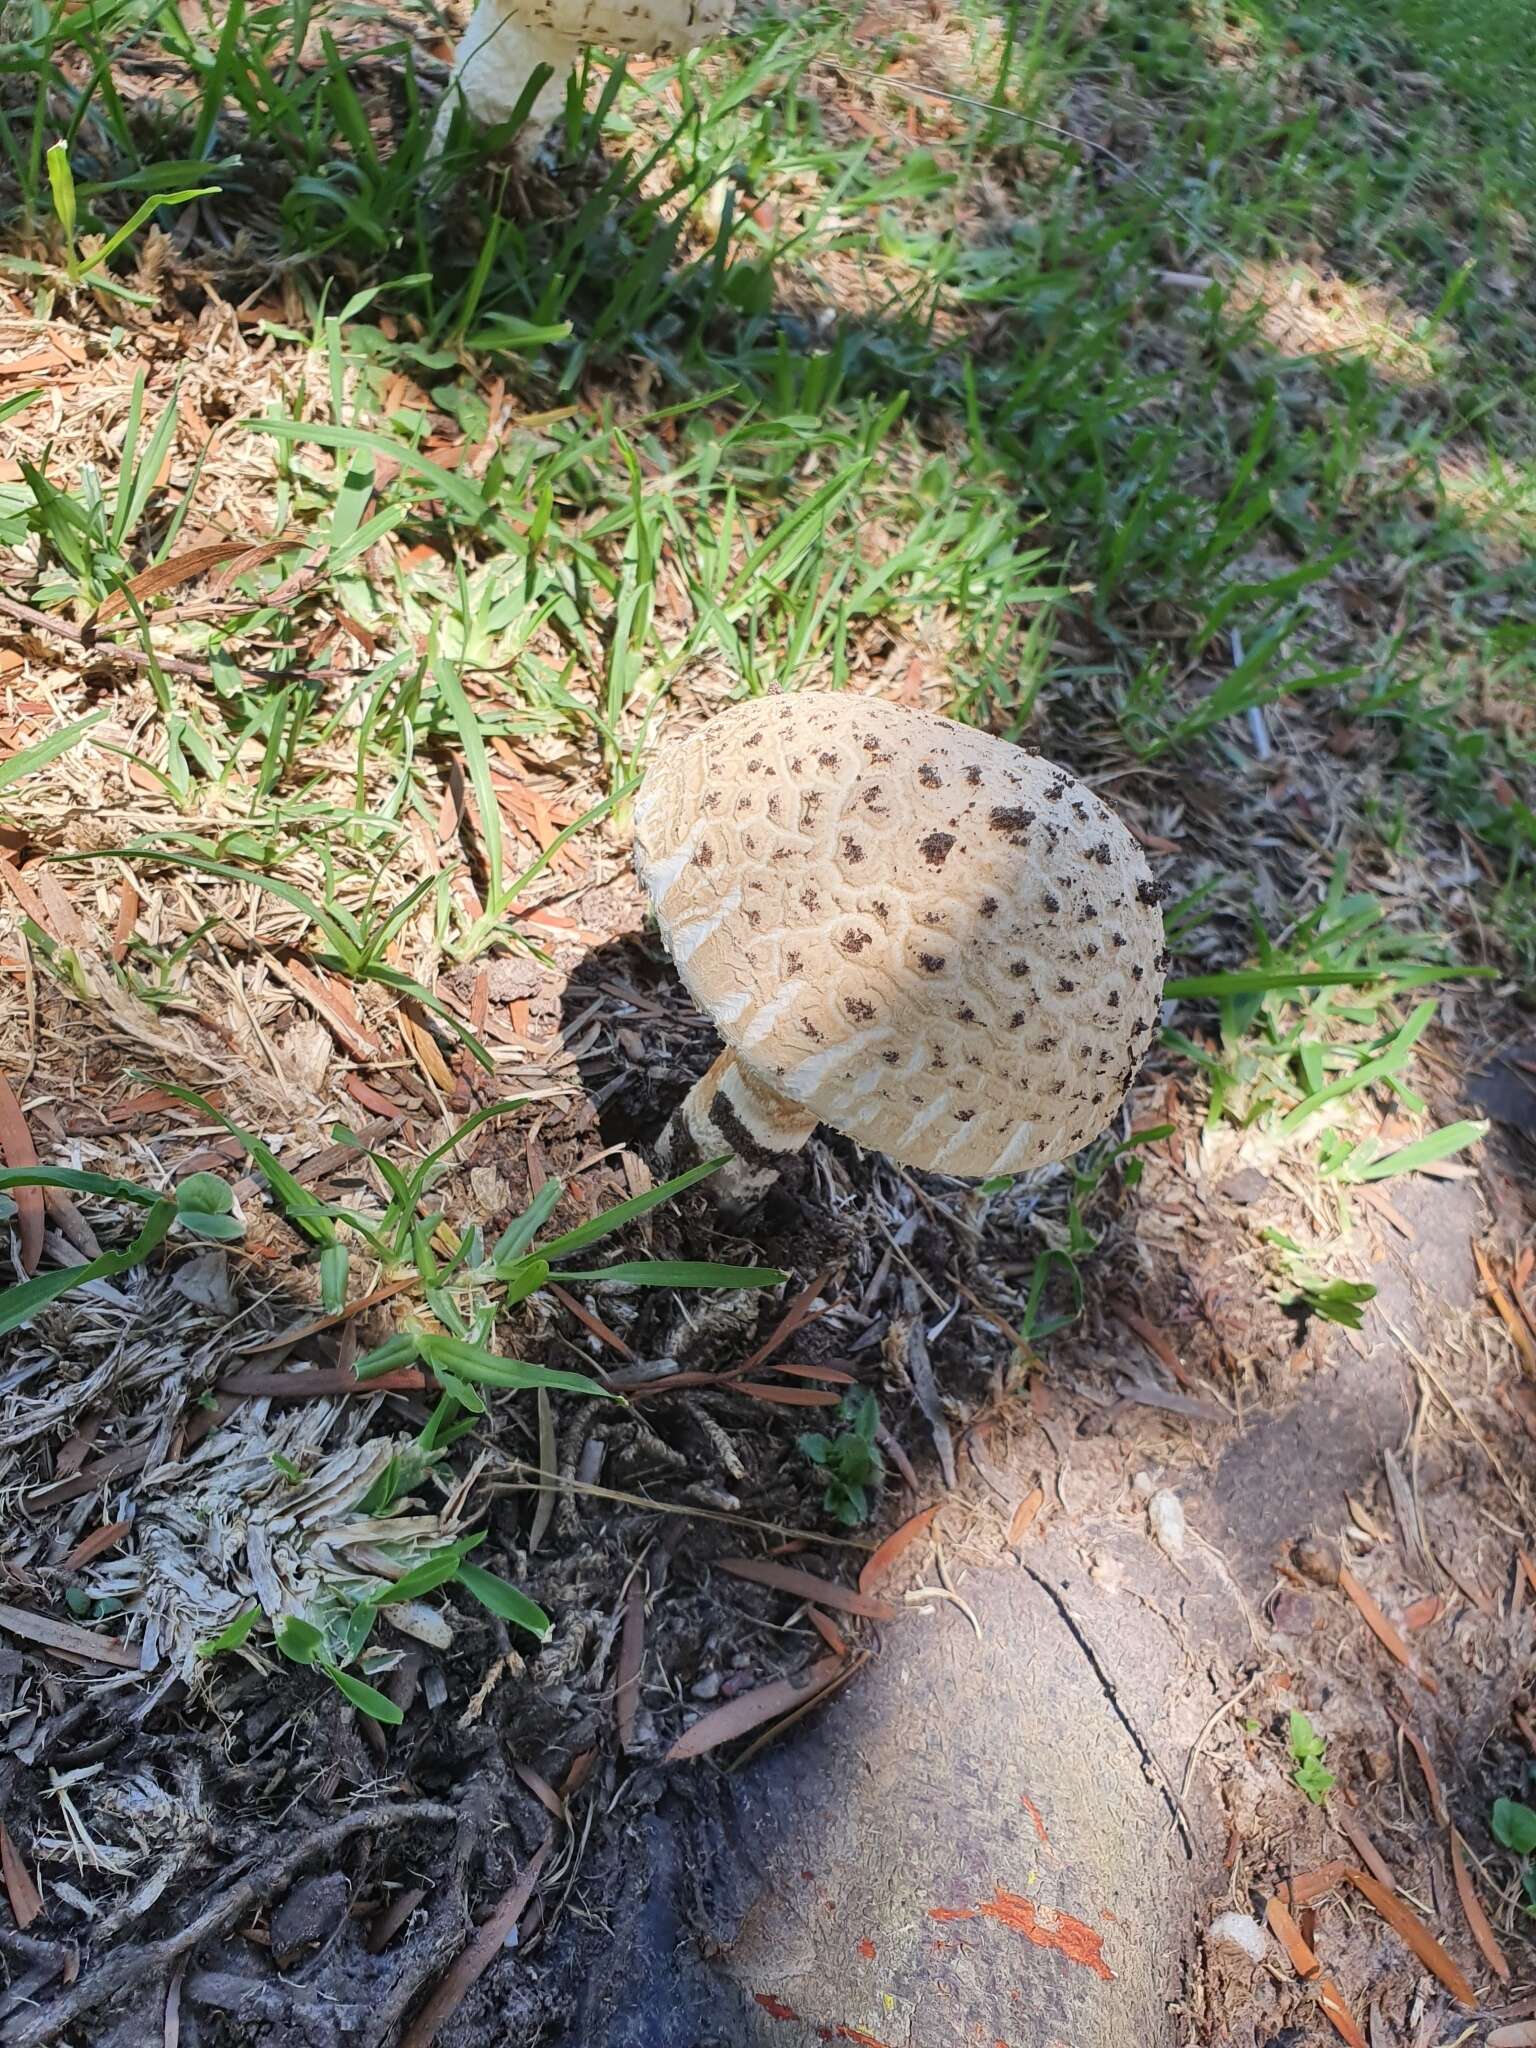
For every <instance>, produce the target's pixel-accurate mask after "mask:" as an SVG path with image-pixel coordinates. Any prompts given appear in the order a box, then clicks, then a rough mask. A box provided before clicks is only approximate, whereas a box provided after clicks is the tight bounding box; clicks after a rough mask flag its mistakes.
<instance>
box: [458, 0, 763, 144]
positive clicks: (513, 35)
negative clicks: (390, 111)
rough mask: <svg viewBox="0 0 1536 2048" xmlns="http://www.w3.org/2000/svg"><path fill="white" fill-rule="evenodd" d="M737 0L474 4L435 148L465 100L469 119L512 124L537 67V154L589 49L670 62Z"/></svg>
mask: <svg viewBox="0 0 1536 2048" xmlns="http://www.w3.org/2000/svg"><path fill="white" fill-rule="evenodd" d="M733 5H734V0H478V5H477V6H476V8H475V11H474V15H473V16H472V18H471V20H470V24H469V27H468V28H467V29H466V30H465V31H464V34H463V36H462V38H461V39H460V42H459V46H458V49H457V50H456V51H455V52H454V61H453V75H452V76H451V78H450V79H449V81H448V91H447V95H446V96H445V98H444V100H443V105H442V111H441V113H440V114H439V116H438V133H437V140H438V142H439V143H440V142H441V140H442V138H443V136H444V134H445V133H446V130H447V123H448V121H449V120H450V118H451V117H452V111H453V106H454V102H455V99H456V98H457V96H458V95H459V94H462V95H463V99H464V105H465V108H466V110H467V112H468V114H469V117H470V119H471V120H473V121H479V122H482V123H484V124H485V125H486V126H488V127H489V126H491V125H493V124H494V123H495V122H497V121H507V120H510V119H511V117H512V115H513V114H514V113H515V112H516V111H517V103H518V101H519V100H520V99H521V98H522V96H523V92H524V90H525V89H526V87H527V84H528V81H529V79H530V78H532V76H533V74H534V72H535V71H537V70H538V68H539V66H540V65H548V66H549V71H550V75H549V77H548V78H547V79H546V80H545V81H544V83H543V85H541V86H540V87H539V89H538V91H537V93H536V94H535V95H534V98H533V102H532V105H531V106H530V107H529V109H528V114H527V119H526V125H525V127H524V131H523V132H524V135H525V136H527V137H528V138H529V142H528V145H527V146H528V147H529V148H530V149H532V148H536V147H537V144H538V139H539V138H540V137H542V135H543V133H544V131H545V129H547V128H548V126H549V124H550V123H551V122H552V121H554V120H556V119H557V118H558V117H559V114H560V111H561V109H562V108H563V107H564V105H565V81H566V79H567V77H568V76H569V74H570V72H571V70H572V69H573V68H574V66H575V63H576V60H577V58H578V57H579V56H580V55H581V52H582V48H583V46H584V45H586V44H589V43H592V44H596V45H598V46H599V47H600V48H602V49H605V50H622V51H627V52H633V53H636V54H644V55H647V56H667V55H670V54H672V53H673V52H674V51H678V50H690V49H692V48H693V46H694V45H695V44H696V43H702V42H705V41H707V39H708V38H709V37H710V36H712V35H714V34H715V33H716V32H717V31H718V30H719V29H722V28H724V26H725V25H726V23H727V22H728V21H729V20H730V18H731V11H732V7H733Z"/></svg>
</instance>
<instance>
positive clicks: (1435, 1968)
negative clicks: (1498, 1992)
mask: <svg viewBox="0 0 1536 2048" xmlns="http://www.w3.org/2000/svg"><path fill="white" fill-rule="evenodd" d="M1349 1881H1350V1883H1351V1884H1352V1885H1353V1886H1354V1887H1355V1889H1356V1890H1357V1891H1358V1892H1360V1893H1361V1894H1362V1895H1363V1896H1364V1897H1365V1898H1367V1899H1368V1900H1369V1901H1370V1903H1371V1904H1372V1905H1373V1906H1374V1907H1375V1908H1376V1911H1377V1912H1378V1913H1379V1914H1380V1915H1381V1917H1382V1919H1383V1920H1385V1921H1386V1923H1387V1925H1388V1926H1389V1927H1390V1928H1391V1929H1392V1931H1393V1933H1394V1934H1396V1935H1398V1936H1399V1937H1400V1939H1401V1940H1402V1941H1404V1942H1406V1944H1407V1945H1408V1947H1409V1948H1411V1949H1412V1950H1413V1953H1414V1954H1415V1955H1416V1956H1417V1957H1418V1959H1419V1961H1420V1962H1421V1963H1422V1964H1423V1965H1424V1967H1425V1969H1426V1970H1428V1971H1429V1973H1430V1975H1431V1976H1433V1977H1437V1978H1438V1979H1439V1981H1440V1982H1441V1983H1442V1984H1443V1985H1444V1986H1445V1988H1446V1990H1447V1991H1449V1992H1450V1994H1451V1996H1452V1998H1454V1999H1455V2000H1456V2002H1457V2004H1458V2005H1464V2006H1467V2007H1469V2008H1470V2007H1472V2006H1475V2005H1476V2003H1477V1999H1476V1996H1475V1995H1474V1993H1473V1990H1472V1986H1471V1984H1470V1983H1469V1981H1468V1979H1467V1975H1466V1972H1465V1971H1464V1970H1463V1969H1462V1968H1461V1966H1460V1964H1459V1963H1456V1962H1453V1961H1452V1959H1451V1957H1450V1956H1448V1955H1447V1954H1446V1952H1445V1950H1444V1948H1443V1947H1442V1946H1441V1944H1440V1943H1439V1942H1438V1941H1437V1940H1436V1939H1435V1937H1434V1936H1433V1935H1432V1934H1431V1933H1430V1931H1429V1929H1428V1928H1427V1927H1426V1926H1425V1925H1424V1922H1423V1921H1422V1920H1421V1919H1420V1918H1419V1916H1418V1914H1417V1913H1413V1912H1410V1911H1409V1909H1408V1907H1407V1906H1405V1905H1404V1904H1403V1902H1402V1900H1401V1899H1400V1898H1398V1897H1397V1895H1396V1894H1395V1893H1394V1892H1389V1891H1387V1890H1386V1889H1385V1888H1384V1887H1383V1886H1381V1885H1379V1884H1378V1883H1377V1882H1376V1880H1375V1878H1374V1877H1367V1876H1366V1874H1365V1872H1364V1871H1363V1870H1352V1871H1351V1872H1350V1873H1349Z"/></svg>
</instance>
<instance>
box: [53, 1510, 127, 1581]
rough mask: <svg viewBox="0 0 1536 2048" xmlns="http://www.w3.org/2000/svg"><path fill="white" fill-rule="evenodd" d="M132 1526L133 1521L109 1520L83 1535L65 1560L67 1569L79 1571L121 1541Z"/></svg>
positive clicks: (68, 1570)
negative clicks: (101, 1526) (82, 1566)
mask: <svg viewBox="0 0 1536 2048" xmlns="http://www.w3.org/2000/svg"><path fill="white" fill-rule="evenodd" d="M132 1527H133V1524H132V1522H108V1523H107V1524H106V1525H105V1527H103V1528H100V1529H93V1530H92V1531H91V1533H90V1535H89V1536H82V1537H81V1538H80V1541H79V1542H78V1543H77V1544H76V1545H75V1547H74V1549H73V1550H72V1551H71V1552H70V1553H69V1555H68V1557H66V1558H65V1560H64V1569H65V1571H67V1572H72V1571H78V1570H79V1568H80V1566H81V1565H83V1564H89V1563H90V1561H91V1559H92V1558H93V1557H100V1556H101V1554H102V1552H103V1551H104V1550H110V1549H111V1548H112V1547H113V1545H114V1544H117V1543H121V1542H122V1540H123V1538H124V1537H125V1536H126V1535H127V1534H128V1531H129V1530H130V1529H131V1528H132Z"/></svg>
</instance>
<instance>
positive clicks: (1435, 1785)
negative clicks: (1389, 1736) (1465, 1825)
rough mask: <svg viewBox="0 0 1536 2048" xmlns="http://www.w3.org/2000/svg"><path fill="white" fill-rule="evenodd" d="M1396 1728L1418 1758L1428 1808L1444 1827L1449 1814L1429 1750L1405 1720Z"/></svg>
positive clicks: (1422, 1739)
mask: <svg viewBox="0 0 1536 2048" xmlns="http://www.w3.org/2000/svg"><path fill="white" fill-rule="evenodd" d="M1397 1728H1398V1733H1399V1734H1400V1735H1401V1736H1402V1738H1403V1740H1404V1741H1405V1742H1406V1743H1407V1745H1408V1747H1409V1748H1410V1749H1411V1750H1412V1751H1413V1753H1414V1755H1415V1756H1416V1757H1417V1758H1418V1760H1419V1769H1420V1770H1421V1771H1422V1772H1423V1773H1424V1784H1425V1788H1426V1790H1427V1791H1428V1793H1429V1810H1430V1812H1431V1813H1432V1814H1433V1815H1434V1816H1435V1819H1436V1820H1437V1821H1438V1822H1439V1823H1440V1825H1441V1827H1445V1826H1447V1825H1448V1823H1449V1819H1450V1816H1449V1815H1448V1814H1447V1813H1446V1810H1445V1795H1444V1794H1443V1793H1442V1792H1441V1790H1440V1778H1439V1774H1438V1772H1437V1771H1436V1770H1435V1766H1434V1764H1433V1762H1432V1761H1431V1759H1430V1754H1429V1751H1428V1749H1427V1748H1426V1747H1425V1743H1424V1738H1423V1737H1422V1736H1421V1735H1420V1734H1419V1732H1418V1730H1417V1729H1415V1728H1410V1727H1409V1726H1408V1724H1407V1722H1405V1721H1399V1722H1398V1724H1397Z"/></svg>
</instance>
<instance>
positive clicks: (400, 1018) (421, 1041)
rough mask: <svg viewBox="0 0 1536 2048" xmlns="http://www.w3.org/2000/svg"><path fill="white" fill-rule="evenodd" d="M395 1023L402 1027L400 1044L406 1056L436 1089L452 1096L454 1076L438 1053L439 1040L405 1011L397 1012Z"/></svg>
mask: <svg viewBox="0 0 1536 2048" xmlns="http://www.w3.org/2000/svg"><path fill="white" fill-rule="evenodd" d="M395 1021H396V1023H397V1024H398V1025H399V1027H400V1043H401V1046H402V1048H403V1049H404V1051H405V1053H406V1056H407V1057H408V1058H410V1059H414V1060H415V1062H416V1064H417V1066H418V1067H419V1068H420V1069H421V1071H422V1073H423V1074H425V1075H426V1077H427V1079H428V1080H429V1081H430V1082H431V1083H432V1084H433V1086H434V1087H437V1088H441V1089H442V1091H443V1093H444V1094H445V1095H451V1094H452V1093H453V1075H452V1074H451V1073H450V1072H449V1068H448V1062H447V1061H446V1060H445V1059H444V1058H443V1056H442V1054H441V1053H440V1052H439V1051H438V1047H437V1040H436V1039H435V1038H434V1037H433V1036H432V1034H431V1032H430V1031H426V1030H424V1029H423V1028H422V1026H421V1025H420V1024H418V1023H417V1022H416V1020H415V1018H414V1017H412V1016H410V1015H409V1014H408V1013H407V1012H406V1011H404V1010H400V1011H398V1012H397V1014H396V1018H395Z"/></svg>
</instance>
